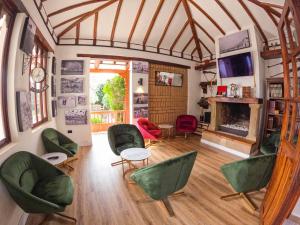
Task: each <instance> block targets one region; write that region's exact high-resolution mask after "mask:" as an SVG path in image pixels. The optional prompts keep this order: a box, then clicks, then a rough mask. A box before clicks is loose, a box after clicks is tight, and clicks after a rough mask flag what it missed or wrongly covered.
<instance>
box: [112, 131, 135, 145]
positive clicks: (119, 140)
mask: <svg viewBox="0 0 300 225" xmlns="http://www.w3.org/2000/svg"><path fill="white" fill-rule="evenodd" d="M133 142H134V137H133V136H132V135H131V134H119V135H118V136H117V137H116V147H120V146H122V145H125V144H128V143H133Z"/></svg>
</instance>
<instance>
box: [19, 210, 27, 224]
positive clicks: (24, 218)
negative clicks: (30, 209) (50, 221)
mask: <svg viewBox="0 0 300 225" xmlns="http://www.w3.org/2000/svg"><path fill="white" fill-rule="evenodd" d="M28 216H29V214H28V213H25V212H24V213H23V214H22V216H21V218H20V221H19V224H18V225H26V222H27V219H28Z"/></svg>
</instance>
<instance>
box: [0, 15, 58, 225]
mask: <svg viewBox="0 0 300 225" xmlns="http://www.w3.org/2000/svg"><path fill="white" fill-rule="evenodd" d="M25 18H26V16H25V15H24V14H18V15H17V18H16V21H15V25H14V30H13V34H12V39H11V43H10V51H9V62H8V77H7V78H8V81H7V90H8V93H7V94H8V95H7V98H8V115H9V126H10V133H11V137H12V142H11V143H10V144H8V145H7V146H5V147H4V148H1V149H0V164H1V163H2V162H3V161H4V160H5V159H6V158H7V157H9V156H10V155H12V154H13V153H15V152H17V151H29V152H32V153H34V154H38V155H41V154H43V153H44V152H45V151H44V147H43V144H42V141H41V138H40V136H41V132H42V131H43V129H45V128H46V127H53V128H55V127H56V122H55V119H53V118H51V106H50V105H51V101H48V112H49V122H47V123H45V124H43V125H42V126H40V127H38V128H36V129H33V130H32V129H29V130H27V131H25V132H19V131H18V123H17V116H16V115H17V110H16V91H28V89H29V85H28V84H29V76H25V75H24V76H22V60H23V53H22V51H21V50H19V46H20V40H21V33H22V30H23V25H24V20H25ZM50 56H51V55H50ZM47 71H48V72H49V73H50V71H51V60H49V63H48V68H47ZM50 83H51V82H50V79H48V85H49V86H50ZM50 94H51V93H50V88H49V89H48V91H47V95H48V99H51V97H50ZM0 199H1V201H0V212H1V213H0V225H16V224H18V223H19V220H20V219H21V216H22V215H24V212H23V211H22V210H21V209H20V208H19V207H18V206H17V205H16V204H15V202H14V201H13V200H12V199H11V198H10V196H9V194H8V192H7V191H6V188H5V187H4V186H3V184H2V183H1V182H0Z"/></svg>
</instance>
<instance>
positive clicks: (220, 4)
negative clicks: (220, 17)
mask: <svg viewBox="0 0 300 225" xmlns="http://www.w3.org/2000/svg"><path fill="white" fill-rule="evenodd" d="M215 2H216V3H217V4H218V5H219V6H220V8H221V9H222V10H223V11H224V13H226V15H227V16H228V17H229V18H230V19H231V21H232V22H233V23H234V25H235V26H236V28H237V29H239V30H241V26H240V24H239V23H238V22H237V21H236V19H235V18H234V17H233V15H232V14H231V13H230V12H229V11H228V10H227V8H226V7H225V6H224V5H223V4H222V2H220V1H219V0H215Z"/></svg>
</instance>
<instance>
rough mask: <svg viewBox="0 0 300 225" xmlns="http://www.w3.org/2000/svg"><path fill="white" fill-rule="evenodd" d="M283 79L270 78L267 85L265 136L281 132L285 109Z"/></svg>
mask: <svg viewBox="0 0 300 225" xmlns="http://www.w3.org/2000/svg"><path fill="white" fill-rule="evenodd" d="M283 83H284V82H283V78H268V79H267V84H266V90H267V93H266V97H267V102H266V110H265V112H266V117H265V118H266V120H265V127H264V135H265V136H268V135H269V134H271V133H272V132H275V131H277V130H281V126H282V117H283V113H284V109H285V107H284V106H285V102H284V92H283V90H284V88H283V87H284V86H283Z"/></svg>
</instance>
